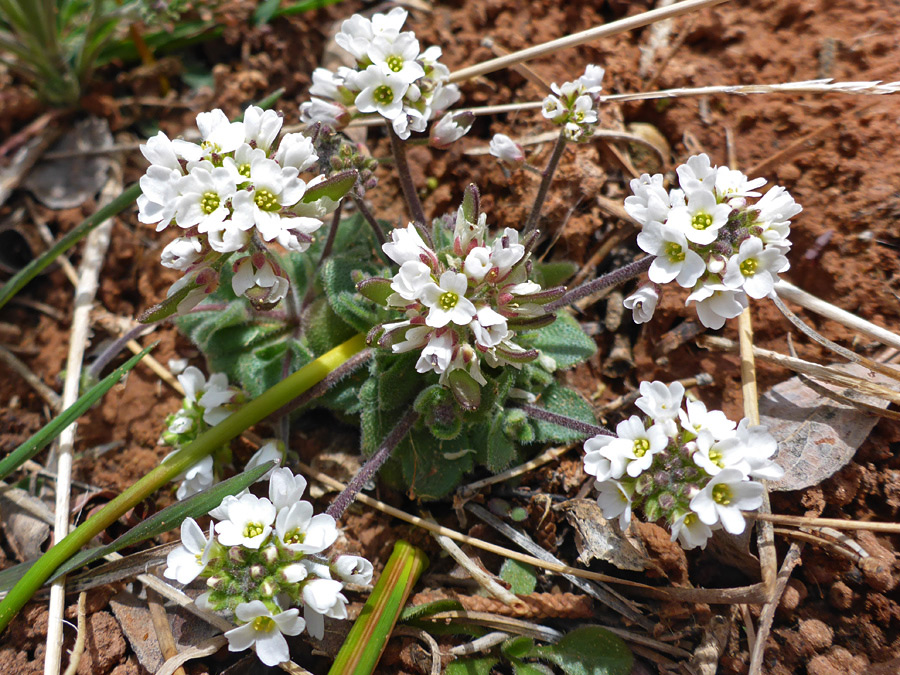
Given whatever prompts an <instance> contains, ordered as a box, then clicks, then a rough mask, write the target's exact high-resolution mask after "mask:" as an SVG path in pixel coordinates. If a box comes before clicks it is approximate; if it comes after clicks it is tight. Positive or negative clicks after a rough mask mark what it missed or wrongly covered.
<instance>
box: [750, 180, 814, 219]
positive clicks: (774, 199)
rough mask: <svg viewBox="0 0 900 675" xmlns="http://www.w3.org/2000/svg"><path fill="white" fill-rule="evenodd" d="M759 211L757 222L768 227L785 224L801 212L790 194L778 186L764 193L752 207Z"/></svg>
mask: <svg viewBox="0 0 900 675" xmlns="http://www.w3.org/2000/svg"><path fill="white" fill-rule="evenodd" d="M752 208H753V209H754V210H755V211H759V215H758V216H757V220H759V221H761V222H762V223H769V224H770V226H774V225H776V224H780V223H785V224H787V221H788V220H790V219H791V218H793V217H794V216H796V215H797V214H798V213H800V212H801V211H802V210H803V207H802V206H800V205H799V204H798V203H797V202H795V201H794V198H793V197H791V195H790V193H789V192H788V191H787V190H786V189H784V188H783V187H782V186H780V185H776V186H775V187H773V188H772V189H771V190H769V191H768V192H766V194H764V195H763V196H762V197H761V198H760V200H759V201H758V202H756V204H754V205H753V207H752Z"/></svg>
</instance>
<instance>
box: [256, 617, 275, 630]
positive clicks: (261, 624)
mask: <svg viewBox="0 0 900 675" xmlns="http://www.w3.org/2000/svg"><path fill="white" fill-rule="evenodd" d="M274 628H275V620H274V619H273V618H272V617H270V616H258V617H256V618H255V619H253V630H255V631H257V632H258V633H268V632H270V631H271V630H272V629H274Z"/></svg>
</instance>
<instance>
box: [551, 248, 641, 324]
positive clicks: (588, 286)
mask: <svg viewBox="0 0 900 675" xmlns="http://www.w3.org/2000/svg"><path fill="white" fill-rule="evenodd" d="M655 257H656V256H652V255H648V256H645V257H643V258H641V259H640V260H636V261H635V262H633V263H630V264H628V265H625V266H624V267H620V268H619V269H617V270H613V271H612V272H608V273H607V274H604V275H603V276H602V277H598V278H597V279H594V280H593V281H588V282H587V283H585V284H582V285H581V286H577V287H575V288H573V289H572V290H571V291H569V292H567V293H566V294H565V295H564V296H562V297H561V298H560V299H559V300H555V301H554V302H551V303H550V304H548V305H546V306H545V307H544V309H545V310H546V311H547V312H553V311H556V310H557V309H559V308H560V307H565V306H566V305H571V304H572V303H574V302H576V301H577V300H580V299H581V298H584V297H587V296H588V295H591V294H593V293H596V292H597V291H599V290H601V289H603V288H608V287H610V286H617V285H619V284H621V283H624V282H626V281H628V280H629V279H633V278H634V277H639V276H641V275H642V274H643V273H644V272H646V271H647V270H648V269H650V264H651V263H652V262H653V260H654V259H655Z"/></svg>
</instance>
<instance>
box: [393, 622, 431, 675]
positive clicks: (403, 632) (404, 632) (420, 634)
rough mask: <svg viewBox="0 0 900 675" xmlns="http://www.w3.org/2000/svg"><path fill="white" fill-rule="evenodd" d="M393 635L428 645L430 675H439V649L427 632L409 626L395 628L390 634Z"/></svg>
mask: <svg viewBox="0 0 900 675" xmlns="http://www.w3.org/2000/svg"><path fill="white" fill-rule="evenodd" d="M395 635H397V636H406V637H412V638H416V639H417V640H421V641H422V642H424V643H425V644H426V645H428V654H429V656H431V671H430V672H431V675H441V647H440V645H439V644H438V643H437V640H435V639H434V638H433V637H431V634H430V633H428V631H424V630H422V629H421V628H412V627H410V626H397V627H396V628H395V629H394V630H393V632H392V633H391V637H393V636H395Z"/></svg>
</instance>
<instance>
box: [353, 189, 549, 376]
mask: <svg viewBox="0 0 900 675" xmlns="http://www.w3.org/2000/svg"><path fill="white" fill-rule="evenodd" d="M474 218H475V220H474V221H472V220H468V219H467V217H466V215H465V213H464V207H462V206H461V207H460V208H459V211H458V212H457V218H456V227H455V230H454V243H453V250H452V252H448V253H445V254H443V255H438V254H437V253H435V251H434V250H432V249H431V248H430V247H429V246H428V244H426V243H425V241H424V240H423V239H422V237H421V235H420V234H419V232H418V231H417V230H416V228H415V227H414V226H413V224H412V223H410V224H409V225H408V226H407V227H406V228H405V229H395V230H394V231H393V232H392V233H391V241H390V242H388V243H386V244H384V246H383V247H382V248H383V249H384V252H385V253H386V254H387V255H388V256H389V257H390V258H391V260H393V261H394V262H396V263H397V264H399V265H400V270H399V272H397V274H395V275H394V278H393V279H392V280H391V281H390V282H389V283H390V290H392V291H393V293H391V294H390V295H389V296H388V297H387V304H388V306H389V307H393V308H395V309H399V310H402V311H404V312H405V313H406V319H405V320H403V321H399V322H397V323H389V324H385V325H384V326H383V328H384V331H385V332H384V336H383V337H382V338H381V340H379V344H380V345H384V346H386V345H388V344H389V345H391V349H392V350H393V351H394V352H395V353H400V352H408V351H413V350H421V356H420V357H419V360H418V361H417V363H416V370H417V371H418V372H420V373H428V372H435V373H438V374H439V375H440V376H441V377H440V382H441V384H443V385H448V382H449V383H450V388H451V389H453V388H454V386H453V384H454V380H457V381H458V380H459V379H460V378H462V379H465V380H466V381H467V382H471V381H474V382H475V383H477V384H478V385H481V386H483V385H485V384H487V381H486V380H485V378H484V375H483V374H482V373H481V360H482V359H483V360H484V361H485V363H487V364H488V365H489V366H492V367H497V366H501V365H512V366H515V367H521V364H522V363H525V362H528V361H531V360H534V359H535V358H537V357H538V352H537V351H535V350H533V349H528V350H526V349H523V348H522V347H520V346H519V345H517V344H516V343H515V342H514V339H515V337H516V333H515V330H514V329H515V328H516V327H524V326H526V325H531V324H532V323H534V322H541V325H545V324H546V323H548V322H552V319H553V315H547V314H545V312H544V310H543V308H542V305H543V304H546V303H547V302H550V301H552V300H554V299H556V298H558V297H559V295H561V291H562V289H552V291H544V292H541V287H540V285H539V284H536V283H534V282H533V281H529V280H528V269H529V263H528V260H529V257H530V255H529V253H527V252H526V246H525V245H523V244H520V243H519V233H518V232H517V231H516V230H513V229H511V228H506V229H505V230H504V231H503V233H502V234H501V235H499V236H498V237H496V238H495V239H494V241H493V242H492V243H491V245H487V244H486V242H485V230H486V225H485V223H486V216H485V214H480V215H479V216H474ZM370 281H380V282H382V283H383V284H387V283H388V280H387V279H381V280H377V279H376V280H370ZM462 373H465V374H467V375H468V378H471V381H470V380H469V379H468V378H467V377H466V375H465V374H462Z"/></svg>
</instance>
